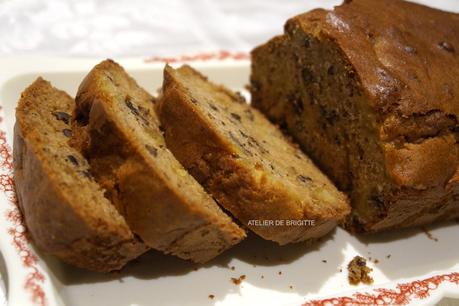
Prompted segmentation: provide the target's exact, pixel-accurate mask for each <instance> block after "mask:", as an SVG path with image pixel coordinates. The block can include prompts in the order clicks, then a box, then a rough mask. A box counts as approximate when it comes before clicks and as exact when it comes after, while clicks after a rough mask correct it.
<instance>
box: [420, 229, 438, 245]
mask: <svg viewBox="0 0 459 306" xmlns="http://www.w3.org/2000/svg"><path fill="white" fill-rule="evenodd" d="M421 229H422V230H423V231H424V233H425V234H426V235H427V238H429V239H430V240H433V241H435V242H437V241H438V238H436V237H434V236H433V235H432V233H431V232H429V230H428V229H427V228H426V227H424V226H422V227H421Z"/></svg>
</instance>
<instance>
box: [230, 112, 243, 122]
mask: <svg viewBox="0 0 459 306" xmlns="http://www.w3.org/2000/svg"><path fill="white" fill-rule="evenodd" d="M230 115H231V117H232V118H233V119H235V120H237V121H239V122H241V116H239V115H238V114H236V113H230Z"/></svg>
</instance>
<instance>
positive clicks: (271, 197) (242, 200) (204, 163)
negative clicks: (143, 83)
mask: <svg viewBox="0 0 459 306" xmlns="http://www.w3.org/2000/svg"><path fill="white" fill-rule="evenodd" d="M157 112H158V114H159V117H160V120H161V124H162V127H163V129H164V131H165V138H166V143H167V146H168V148H169V149H170V150H171V151H172V152H173V153H174V154H175V156H176V157H177V158H178V159H179V160H180V162H181V163H182V164H183V165H184V166H185V167H186V168H187V169H188V170H189V171H190V173H191V174H192V175H193V176H194V177H195V178H196V179H197V180H198V181H199V182H200V183H201V184H203V185H204V186H205V188H206V189H207V190H208V192H210V193H211V194H212V195H213V196H214V197H215V199H216V200H217V201H218V203H219V204H220V205H222V206H223V207H224V208H225V209H227V210H228V211H230V212H231V213H232V214H233V215H234V216H235V217H236V218H237V219H239V220H240V222H242V224H244V225H245V226H247V227H248V228H250V229H251V230H252V231H254V232H255V233H257V234H258V235H260V236H261V237H263V238H265V239H268V240H272V241H275V242H277V243H279V244H286V243H290V242H299V241H304V240H310V239H314V238H318V237H321V236H323V235H325V234H326V233H328V232H329V231H330V230H332V229H333V228H334V227H335V226H336V224H337V223H339V222H340V221H342V220H343V218H344V217H345V216H346V215H347V213H348V212H349V206H348V204H347V200H346V197H345V196H344V195H343V194H342V193H340V192H339V191H338V190H337V189H336V188H335V187H334V186H333V184H332V183H331V182H330V181H329V179H328V178H327V177H326V176H325V175H323V174H322V173H321V172H320V171H319V170H318V169H317V168H316V167H315V166H314V164H313V163H312V162H311V161H310V160H309V159H308V158H307V157H306V156H305V155H304V154H303V153H302V152H301V151H300V150H299V149H298V148H297V147H296V146H295V145H293V144H292V143H291V142H290V141H289V140H288V139H286V138H285V137H284V136H283V135H282V133H281V131H280V130H279V129H278V128H277V127H275V126H274V125H273V124H271V123H270V122H269V121H268V120H267V119H266V118H265V117H264V116H263V115H262V114H261V113H259V112H258V111H257V110H255V109H252V108H251V107H250V106H249V105H248V104H247V103H245V100H244V99H243V97H242V96H240V95H238V94H235V93H233V92H231V91H230V90H228V89H226V88H224V87H223V86H219V85H215V84H213V83H211V82H209V81H208V80H207V79H206V78H205V77H204V76H202V75H201V74H200V73H198V72H197V71H195V70H194V69H193V68H191V67H189V66H186V65H185V66H182V67H181V68H179V69H173V68H172V67H170V66H166V68H165V71H164V83H163V88H162V96H161V97H160V100H159V101H158V104H157Z"/></svg>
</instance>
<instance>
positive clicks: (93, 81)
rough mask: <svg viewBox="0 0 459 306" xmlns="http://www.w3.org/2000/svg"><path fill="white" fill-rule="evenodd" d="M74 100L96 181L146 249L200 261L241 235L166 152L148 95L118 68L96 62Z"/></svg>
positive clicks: (235, 240) (117, 66) (242, 235)
mask: <svg viewBox="0 0 459 306" xmlns="http://www.w3.org/2000/svg"><path fill="white" fill-rule="evenodd" d="M76 100H77V111H76V114H75V116H76V118H77V122H78V125H79V126H80V128H81V129H82V130H83V131H86V132H87V135H86V136H85V137H87V139H88V140H86V141H82V143H83V144H84V143H86V149H85V150H86V154H87V156H88V158H89V160H90V163H91V166H92V169H93V172H94V174H95V176H96V179H97V180H98V182H99V183H100V184H101V185H102V186H104V187H105V188H107V190H108V191H109V194H108V196H109V197H110V198H111V199H113V202H115V203H116V205H117V208H118V209H119V211H120V212H121V213H122V214H123V215H124V216H125V218H126V220H127V222H128V224H129V225H130V226H131V228H132V230H133V231H134V232H135V233H137V234H138V235H139V236H140V237H141V238H142V239H143V241H144V242H145V243H146V244H148V245H149V246H151V247H153V248H155V249H158V250H161V251H163V252H165V253H170V254H173V255H177V256H179V257H181V258H184V259H190V260H192V261H195V262H205V261H208V260H210V259H212V258H213V257H215V256H217V255H218V254H220V253H221V252H223V251H224V250H226V249H228V248H229V247H231V246H232V245H234V244H237V243H238V242H239V241H240V240H242V239H243V238H244V237H245V233H244V231H243V230H242V229H240V228H239V227H238V226H237V225H236V224H235V223H233V222H232V220H231V218H229V217H228V216H227V215H226V214H224V213H223V211H221V210H220V209H219V207H218V205H217V204H216V203H215V201H214V200H213V199H212V198H211V197H210V196H209V195H207V194H206V193H205V191H204V190H203V189H202V187H201V186H200V185H199V184H198V183H197V182H196V181H195V180H194V179H193V178H192V177H191V176H190V175H189V174H188V173H187V172H186V170H185V169H183V167H182V166H181V165H180V164H179V162H178V161H177V160H176V159H175V158H174V157H173V155H172V154H171V153H170V152H169V151H168V150H167V148H166V147H165V143H164V139H163V136H162V134H161V132H160V131H159V121H158V119H157V118H156V115H155V113H154V110H153V98H152V97H151V96H150V95H149V94H148V93H147V92H146V91H145V90H143V89H141V88H140V87H139V86H138V85H137V84H136V83H135V81H134V80H133V79H132V78H131V77H129V76H128V75H127V74H126V72H125V71H124V70H123V69H122V68H121V67H120V66H119V65H118V64H116V63H114V62H113V61H110V60H107V61H104V62H102V63H101V64H99V65H97V66H96V67H95V68H94V69H93V70H92V71H91V72H90V73H89V74H88V75H87V77H86V78H85V80H84V81H83V83H82V84H81V85H80V88H79V91H78V94H77V99H76ZM80 143H81V141H80Z"/></svg>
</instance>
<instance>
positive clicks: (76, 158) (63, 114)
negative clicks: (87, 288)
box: [13, 78, 147, 272]
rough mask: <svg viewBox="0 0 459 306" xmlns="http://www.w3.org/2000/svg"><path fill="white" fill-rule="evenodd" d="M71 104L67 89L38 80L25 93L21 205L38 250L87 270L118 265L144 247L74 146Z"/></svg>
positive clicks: (19, 150)
mask: <svg viewBox="0 0 459 306" xmlns="http://www.w3.org/2000/svg"><path fill="white" fill-rule="evenodd" d="M74 108H75V101H74V100H73V99H72V98H71V97H70V96H69V95H67V94H66V93H65V92H63V91H60V90H57V89H56V88H54V87H52V86H51V84H50V83H49V82H47V81H45V80H43V79H41V78H39V79H37V80H36V81H35V82H34V83H33V84H32V85H30V86H29V87H28V88H27V89H26V90H25V91H24V92H23V93H22V95H21V99H20V101H19V104H18V106H17V109H16V125H15V129H14V152H13V155H14V159H13V162H14V181H15V187H16V194H17V198H18V204H19V207H20V209H21V212H22V214H23V217H24V221H25V224H26V226H27V229H28V235H29V236H30V237H31V238H32V240H33V242H34V243H35V245H36V246H37V247H38V248H39V249H40V250H42V251H44V252H46V253H49V254H53V255H55V256H57V257H58V258H60V259H62V260H64V261H66V262H68V263H71V264H73V265H76V266H79V267H82V268H86V269H90V270H94V271H100V272H109V271H113V270H119V269H121V268H122V267H123V266H124V265H125V264H126V263H127V262H128V261H129V260H131V259H134V258H136V257H137V256H139V255H140V254H142V253H143V252H145V251H146V250H147V247H146V246H145V245H144V244H143V243H141V242H140V241H139V240H138V239H136V238H135V236H134V235H133V233H132V232H131V230H130V229H129V227H128V225H127V224H126V221H125V220H124V218H123V217H122V216H121V215H120V214H119V213H118V211H117V210H116V208H115V207H114V206H113V205H112V204H111V203H110V202H109V201H108V200H107V199H106V198H105V197H104V190H102V188H101V187H100V186H99V185H98V184H97V183H96V182H95V180H94V178H93V177H92V175H91V172H90V169H89V165H88V162H87V161H86V160H85V158H84V157H83V156H82V155H81V154H80V153H79V152H78V151H77V150H75V149H74V148H72V147H71V146H69V144H68V141H69V139H70V137H71V136H72V130H71V114H72V112H73V110H74Z"/></svg>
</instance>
